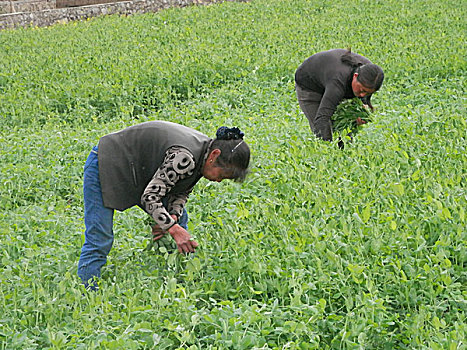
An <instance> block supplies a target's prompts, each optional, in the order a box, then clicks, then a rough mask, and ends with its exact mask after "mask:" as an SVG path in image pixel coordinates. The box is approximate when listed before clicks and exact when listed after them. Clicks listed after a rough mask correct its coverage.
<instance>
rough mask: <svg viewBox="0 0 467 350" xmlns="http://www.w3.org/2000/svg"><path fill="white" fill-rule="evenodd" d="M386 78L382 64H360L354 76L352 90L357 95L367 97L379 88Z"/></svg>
mask: <svg viewBox="0 0 467 350" xmlns="http://www.w3.org/2000/svg"><path fill="white" fill-rule="evenodd" d="M383 80H384V72H383V70H382V69H381V67H380V66H378V65H376V64H373V63H369V64H364V65H360V66H358V67H357V68H356V69H355V72H354V73H353V76H352V91H353V93H354V95H355V96H357V97H365V96H366V95H371V94H373V93H375V92H376V91H378V90H379V88H380V87H381V85H382V84H383Z"/></svg>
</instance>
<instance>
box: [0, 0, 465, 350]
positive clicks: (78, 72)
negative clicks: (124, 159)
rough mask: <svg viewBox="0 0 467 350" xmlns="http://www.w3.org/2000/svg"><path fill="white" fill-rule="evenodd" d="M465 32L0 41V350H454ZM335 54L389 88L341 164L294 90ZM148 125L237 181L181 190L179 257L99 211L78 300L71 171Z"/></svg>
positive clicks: (180, 11) (451, 27)
mask: <svg viewBox="0 0 467 350" xmlns="http://www.w3.org/2000/svg"><path fill="white" fill-rule="evenodd" d="M466 12H467V7H466V6H465V1H461V0H445V1H439V0H436V1H435V0H417V1H414V0H385V1H376V0H372V1H370V0H332V1H331V0H320V1H309V0H254V1H250V2H241V3H240V2H239V3H236V2H224V3H220V4H213V5H210V6H190V7H184V8H176V9H169V10H164V11H161V12H158V13H148V14H142V15H134V16H105V17H102V18H96V19H92V20H89V21H81V22H74V23H69V24H59V25H55V26H52V27H50V28H29V29H19V30H7V31H1V32H0V207H1V210H0V242H1V247H2V251H1V254H0V349H1V350H6V349H8V350H16V349H18V350H19V349H21V350H27V349H86V350H88V349H106V350H107V349H179V350H182V349H183V350H195V349H198V350H201V349H203V350H205V349H206V350H215V349H218V350H220V349H222V350H223V349H236V350H240V349H248V350H250V349H258V350H259V349H277V350H282V349H284V350H285V349H296V350H298V349H320V350H321V349H325V350H326V349H346V350H350V349H404V350H408V349H427V350H428V349H430V350H441V349H443V350H444V349H449V350H460V349H465V347H466V341H465V339H466V338H467V336H466V333H467V327H466V313H467V307H466V306H467V303H466V296H467V293H466V288H465V286H466V285H467V274H466V258H467V255H466V251H467V250H466V241H467V230H466V227H467V217H466V211H467V209H466V208H467V186H466V184H467V156H466V155H467V132H466V130H467V121H466V115H467V113H466V104H465V90H466V89H465V86H466V85H465V77H466V67H467V64H466V55H465V42H466V37H465V33H467V28H466V27H467V25H466V20H465V19H466V18H467V13H466ZM349 46H351V47H352V51H354V52H357V53H359V54H362V55H364V56H366V57H368V58H369V59H371V61H372V62H374V63H375V64H378V65H380V66H381V67H382V68H383V69H384V72H385V82H384V84H383V86H382V88H381V89H380V90H379V91H378V92H377V93H375V94H374V95H373V97H372V104H373V105H374V107H375V112H372V113H371V120H372V122H371V123H368V124H366V125H365V126H364V127H361V128H359V129H358V134H357V135H356V137H354V138H353V142H348V144H346V145H345V148H344V149H343V150H341V149H339V148H338V147H337V139H338V137H335V138H334V139H335V140H336V141H333V142H325V141H322V140H318V139H316V138H315V137H314V135H313V134H312V133H311V131H310V128H309V126H308V122H307V120H306V117H305V116H304V115H303V114H302V113H301V111H300V108H299V106H298V102H297V99H296V96H295V91H294V73H295V70H296V68H297V67H298V66H299V65H300V64H301V62H303V61H304V60H305V59H306V58H307V57H309V56H310V55H311V54H313V53H315V52H318V51H322V50H327V49H331V48H346V47H349ZM353 103H354V102H349V105H348V108H349V109H352V108H355V109H356V112H358V113H360V112H361V113H366V112H365V111H364V110H362V109H361V108H360V107H358V108H357V107H356V105H354V104H353ZM345 105H347V103H345V104H343V105H342V106H341V107H339V108H343V107H344V106H345ZM349 109H347V112H346V113H347V114H345V115H344V116H343V117H342V118H341V119H338V120H336V121H335V125H334V127H335V129H338V128H340V127H341V126H340V125H341V124H342V128H346V129H347V128H350V129H352V128H353V124H352V123H353V120H354V117H355V115H354V114H353V113H354V112H352V113H348V110H349ZM338 113H340V112H338ZM154 119H162V120H169V121H173V122H177V123H182V124H184V125H187V126H190V127H193V128H196V129H198V130H200V131H201V132H204V133H206V134H208V135H211V136H214V135H215V131H216V129H217V128H218V127H219V126H222V125H226V126H238V127H239V128H240V129H241V130H242V131H244V132H245V141H246V142H248V144H249V145H250V147H251V150H252V165H251V173H250V175H249V177H248V178H247V180H246V181H245V182H244V183H242V184H238V183H233V182H229V181H223V182H222V183H213V182H208V181H206V180H205V179H202V180H201V181H200V182H199V183H198V185H197V186H196V187H195V189H194V191H193V192H192V193H191V195H190V197H189V199H188V203H187V210H188V213H189V215H190V221H189V226H188V228H189V231H190V232H191V234H192V235H193V238H194V239H196V241H197V242H198V243H199V244H200V247H199V248H198V250H197V251H196V254H194V255H192V256H182V255H180V254H179V253H178V252H177V251H174V252H172V248H171V246H170V245H171V241H170V237H165V238H164V239H166V238H167V239H169V241H160V242H157V243H156V244H154V245H153V244H152V243H151V244H149V243H150V242H151V241H150V240H151V229H150V226H149V225H147V223H146V216H147V215H146V214H145V213H144V212H143V211H142V210H141V209H139V208H132V209H131V210H127V211H125V212H123V213H121V212H116V213H115V216H114V233H115V242H114V245H113V248H112V251H111V253H110V255H109V257H108V261H107V264H106V265H105V267H104V269H103V271H102V279H101V285H100V289H99V291H97V292H94V293H90V292H87V291H85V290H84V288H83V287H82V285H81V284H80V283H79V280H78V277H77V276H76V270H77V263H78V259H79V255H80V249H81V246H82V243H83V240H84V233H83V231H84V222H83V199H82V173H83V166H84V163H85V161H86V158H87V156H88V154H89V152H90V151H91V149H92V146H94V145H96V144H97V142H98V140H99V138H100V137H101V136H102V135H104V134H107V133H109V132H113V131H117V130H120V129H122V128H124V127H126V126H129V125H134V124H136V123H140V122H144V121H147V120H154ZM336 136H337V135H336ZM344 142H347V141H346V140H345V138H344ZM145 248H148V249H145ZM151 248H152V249H151Z"/></svg>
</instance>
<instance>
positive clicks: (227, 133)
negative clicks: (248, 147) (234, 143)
mask: <svg viewBox="0 0 467 350" xmlns="http://www.w3.org/2000/svg"><path fill="white" fill-rule="evenodd" d="M243 136H245V134H244V133H243V132H241V131H240V129H239V128H237V127H234V128H228V127H226V126H221V127H220V128H219V129H217V132H216V138H217V139H218V140H240V139H243Z"/></svg>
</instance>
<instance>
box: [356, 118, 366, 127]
mask: <svg viewBox="0 0 467 350" xmlns="http://www.w3.org/2000/svg"><path fill="white" fill-rule="evenodd" d="M355 122H356V123H357V125H363V124H366V121H364V120H363V119H362V118H360V117H358V118H357V119H355Z"/></svg>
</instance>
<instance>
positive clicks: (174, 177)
mask: <svg viewBox="0 0 467 350" xmlns="http://www.w3.org/2000/svg"><path fill="white" fill-rule="evenodd" d="M243 136H244V134H243V133H242V132H241V131H240V130H239V129H238V128H226V127H221V128H219V129H218V130H217V133H216V139H214V140H213V139H211V138H210V137H208V136H206V135H204V134H202V133H200V132H198V131H196V130H193V129H190V128H188V127H185V126H182V125H178V124H174V123H170V122H165V121H151V122H146V123H141V124H138V125H135V126H131V127H129V128H126V129H124V130H122V131H119V132H115V133H112V134H109V135H106V136H104V137H102V138H101V139H100V140H99V144H98V146H95V147H94V148H93V149H92V151H91V153H90V154H89V157H88V159H87V161H86V164H85V166H84V186H83V190H84V221H85V226H86V231H85V242H84V245H83V247H82V249H81V256H80V260H79V264H78V276H79V277H80V278H81V280H82V281H83V283H84V284H85V285H86V286H87V285H88V283H89V280H90V279H92V278H95V277H100V271H101V268H102V266H103V265H104V264H105V263H106V261H107V255H108V254H109V252H110V249H111V248H112V244H113V239H114V235H113V230H112V226H113V214H114V210H115V209H117V210H120V211H123V210H125V209H128V208H130V207H132V206H135V205H137V206H139V207H141V208H142V209H143V210H145V211H146V212H147V213H148V214H149V215H151V216H152V218H153V219H154V220H155V222H156V225H155V227H153V234H154V239H159V238H160V237H162V236H163V235H164V234H165V233H167V232H168V233H169V234H170V235H171V236H172V237H173V238H174V240H175V242H176V244H177V246H178V250H179V251H180V253H191V252H194V251H195V249H196V247H198V243H197V242H196V241H194V240H193V239H192V238H191V236H190V234H189V233H188V232H187V231H186V230H187V222H188V215H187V213H186V210H185V209H184V206H185V203H186V200H187V197H188V194H189V193H190V192H191V191H192V189H193V186H194V185H195V184H196V183H197V182H198V181H199V180H200V178H201V177H205V178H206V179H208V180H210V181H217V182H220V181H222V180H224V179H233V180H236V181H242V180H243V179H244V178H245V176H246V174H247V169H248V165H249V161H250V149H249V147H248V145H247V144H246V143H245V142H244V141H243ZM92 288H95V283H93V284H92Z"/></svg>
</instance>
